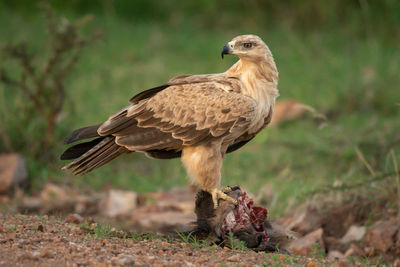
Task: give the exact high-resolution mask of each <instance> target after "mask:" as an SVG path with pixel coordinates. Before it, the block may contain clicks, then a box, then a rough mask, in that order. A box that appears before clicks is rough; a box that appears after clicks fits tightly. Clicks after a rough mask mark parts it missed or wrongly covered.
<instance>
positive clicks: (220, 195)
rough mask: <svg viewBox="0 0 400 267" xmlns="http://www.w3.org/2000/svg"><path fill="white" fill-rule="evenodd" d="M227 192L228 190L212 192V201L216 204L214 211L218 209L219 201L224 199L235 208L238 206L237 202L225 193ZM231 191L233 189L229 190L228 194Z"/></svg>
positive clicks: (214, 190)
mask: <svg viewBox="0 0 400 267" xmlns="http://www.w3.org/2000/svg"><path fill="white" fill-rule="evenodd" d="M225 190H226V188H225V189H224V191H221V190H219V189H213V190H212V191H211V192H210V194H211V197H212V200H213V203H214V209H216V208H218V200H219V199H223V200H226V201H229V202H231V203H232V204H233V205H235V206H236V205H237V201H236V200H235V199H233V198H232V197H230V196H228V195H227V194H226V193H225ZM230 191H231V189H230V188H229V191H228V192H230Z"/></svg>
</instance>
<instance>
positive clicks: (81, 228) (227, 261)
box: [0, 184, 400, 266]
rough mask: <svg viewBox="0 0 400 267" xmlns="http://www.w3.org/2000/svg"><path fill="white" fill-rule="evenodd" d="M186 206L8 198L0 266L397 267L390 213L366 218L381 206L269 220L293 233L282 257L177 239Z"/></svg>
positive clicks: (169, 199)
mask: <svg viewBox="0 0 400 267" xmlns="http://www.w3.org/2000/svg"><path fill="white" fill-rule="evenodd" d="M256 202H257V200H256ZM193 203H194V193H193V190H190V188H186V189H179V188H177V189H172V190H171V191H168V192H157V193H151V194H144V195H140V194H136V193H135V192H130V191H121V190H109V191H107V192H103V193H93V194H89V193H86V194H82V193H79V192H78V191H74V190H72V189H70V188H68V187H62V186H57V185H54V184H47V185H46V186H45V187H44V188H43V190H42V192H41V193H40V194H38V195H37V196H35V197H28V196H25V195H20V196H18V193H16V194H15V197H14V199H13V200H8V202H7V204H3V212H2V213H1V214H0V215H1V216H0V217H1V221H0V246H1V250H0V259H1V260H0V265H2V266H18V265H23V266H35V265H36V266H46V265H51V266H57V265H62V266H65V265H67V266H70V265H71V266H89V265H107V266H108V265H137V266H142V265H146V266H147V265H149V266H150V265H151V266H153V265H155V266H156V265H157V264H158V265H159V266H170V265H174V266H182V265H184V266H185V265H188V266H200V265H202V266H203V265H206V266H207V265H208V266H216V265H218V266H220V265H238V264H239V265H243V266H253V265H255V264H259V265H267V266H268V265H274V266H285V265H294V266H296V265H297V266H305V265H307V266H365V265H381V264H384V263H389V264H391V265H392V266H400V264H399V262H400V261H399V260H398V257H399V255H400V250H399V248H400V231H399V229H400V223H399V220H398V218H397V217H396V216H395V214H392V213H391V212H390V211H388V212H387V213H386V217H382V218H380V219H375V220H374V221H371V218H369V217H368V216H367V215H368V213H375V212H377V211H376V210H375V211H374V209H382V208H383V207H382V206H381V205H380V204H379V202H377V203H373V204H374V205H372V204H371V203H369V202H368V201H365V200H363V199H360V200H359V202H354V201H353V202H351V203H345V202H342V203H339V204H338V203H336V206H335V205H333V204H332V203H330V204H328V203H325V204H323V201H319V202H318V203H315V202H314V203H309V204H307V205H305V206H302V207H301V208H299V209H298V210H297V211H296V212H294V213H293V214H291V215H288V216H286V217H284V218H280V219H278V220H276V222H275V223H277V224H279V225H280V226H281V227H283V228H285V229H288V230H291V231H294V232H296V233H297V234H298V238H297V239H295V240H294V241H293V242H292V243H291V245H290V247H289V250H290V252H291V253H290V254H280V253H269V254H268V253H263V252H262V253H256V252H253V251H251V250H249V249H246V248H245V247H243V246H239V247H236V248H234V249H233V250H232V249H228V248H223V247H219V246H217V245H211V246H210V245H208V244H206V243H205V242H203V241H202V240H197V239H190V238H183V239H182V238H180V237H179V236H177V231H178V232H180V231H187V230H190V229H193V224H192V222H193V221H194V220H195V215H194V212H193V210H194V204H193ZM328 207H329V208H328ZM354 211H357V212H354ZM22 214H24V215H22ZM27 214H40V215H27ZM49 216H50V217H49ZM110 225H112V226H110ZM114 227H115V228H114ZM141 233H142V234H141ZM155 233H157V234H155ZM171 234H172V236H171Z"/></svg>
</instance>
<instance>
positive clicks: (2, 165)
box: [0, 154, 28, 194]
mask: <svg viewBox="0 0 400 267" xmlns="http://www.w3.org/2000/svg"><path fill="white" fill-rule="evenodd" d="M27 177H28V175H27V171H26V164H25V160H24V158H23V157H22V156H21V155H19V154H1V155H0V194H7V193H9V192H12V191H13V189H14V188H15V187H16V186H19V185H23V183H25V182H26V180H27Z"/></svg>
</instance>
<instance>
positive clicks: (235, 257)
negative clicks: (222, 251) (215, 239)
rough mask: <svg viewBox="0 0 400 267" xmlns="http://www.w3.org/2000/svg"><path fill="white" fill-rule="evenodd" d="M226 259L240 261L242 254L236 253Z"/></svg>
mask: <svg viewBox="0 0 400 267" xmlns="http://www.w3.org/2000/svg"><path fill="white" fill-rule="evenodd" d="M226 260H227V261H232V262H239V261H240V255H239V254H236V255H233V256H230V257H229V258H227V259H226Z"/></svg>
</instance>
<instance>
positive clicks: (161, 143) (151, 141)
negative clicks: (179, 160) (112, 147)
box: [98, 77, 256, 154]
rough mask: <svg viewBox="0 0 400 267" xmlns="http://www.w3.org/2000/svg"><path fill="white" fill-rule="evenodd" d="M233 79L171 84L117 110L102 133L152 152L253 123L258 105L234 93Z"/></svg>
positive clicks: (128, 147)
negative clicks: (146, 97) (231, 84)
mask: <svg viewBox="0 0 400 267" xmlns="http://www.w3.org/2000/svg"><path fill="white" fill-rule="evenodd" d="M185 78H186V77H185ZM186 81H187V80H186ZM230 83H231V81H223V82H220V81H215V79H214V80H211V81H210V79H208V80H207V79H206V80H205V81H203V82H200V81H199V82H195V83H190V82H187V83H182V81H181V82H179V85H170V86H169V87H168V88H164V89H163V90H161V91H159V92H157V93H156V94H155V95H153V96H152V97H150V98H148V99H145V100H141V101H139V102H138V103H137V104H135V105H132V106H130V107H127V108H125V109H123V110H121V111H120V112H119V113H116V114H115V115H113V116H112V117H110V118H109V120H107V121H106V122H105V123H104V124H102V125H101V126H100V128H99V130H98V133H99V134H100V135H103V136H106V135H114V136H116V143H117V144H118V145H120V146H124V147H126V148H127V149H129V150H131V151H149V152H150V151H152V152H153V154H157V153H155V152H154V151H159V150H174V151H179V150H180V149H181V148H182V146H183V145H193V144H196V143H198V142H202V141H207V140H210V139H212V138H218V137H221V136H223V135H227V134H229V133H230V132H232V130H233V129H235V128H237V127H246V126H247V125H249V124H250V122H251V120H252V119H253V117H254V110H255V106H256V104H255V102H254V100H252V99H251V98H249V97H246V96H243V95H241V94H238V93H235V92H230V91H234V89H233V88H232V86H231V87H229V84H230ZM232 83H233V84H237V82H236V81H233V82H232ZM229 88H230V89H231V90H229Z"/></svg>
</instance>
